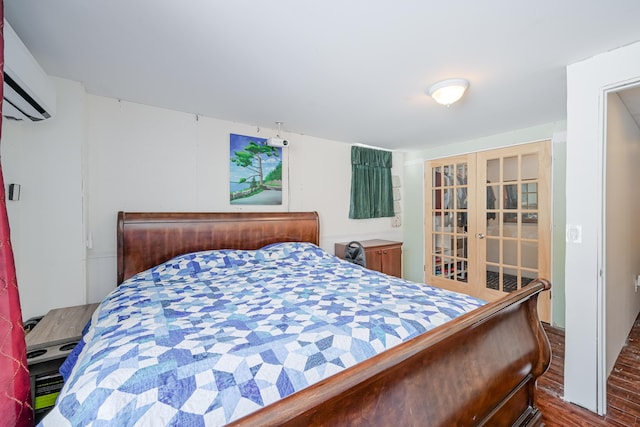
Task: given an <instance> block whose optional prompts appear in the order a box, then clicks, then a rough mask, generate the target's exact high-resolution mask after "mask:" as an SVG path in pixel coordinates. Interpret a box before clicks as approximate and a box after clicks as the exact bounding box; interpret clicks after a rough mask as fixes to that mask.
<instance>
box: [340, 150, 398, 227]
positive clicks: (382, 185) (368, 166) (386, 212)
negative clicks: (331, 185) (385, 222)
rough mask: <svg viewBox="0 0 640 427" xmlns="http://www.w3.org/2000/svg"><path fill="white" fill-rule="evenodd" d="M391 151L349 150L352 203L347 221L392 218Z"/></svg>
mask: <svg viewBox="0 0 640 427" xmlns="http://www.w3.org/2000/svg"><path fill="white" fill-rule="evenodd" d="M391 165H392V158H391V152H390V151H385V150H376V149H373V148H366V147H358V146H352V147H351V204H350V206H349V218H354V219H363V218H382V217H390V216H393V214H394V213H393V189H392V181H391Z"/></svg>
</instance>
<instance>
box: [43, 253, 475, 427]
mask: <svg viewBox="0 0 640 427" xmlns="http://www.w3.org/2000/svg"><path fill="white" fill-rule="evenodd" d="M483 304H484V302H483V301H480V300H477V299H475V298H472V297H469V296H466V295H461V294H455V293H452V292H448V291H445V290H442V289H438V288H434V287H431V286H427V285H423V284H417V283H412V282H408V281H406V280H402V279H398V278H395V277H390V276H387V275H384V274H381V273H377V272H375V271H371V270H367V269H364V268H362V267H360V266H357V265H355V264H351V263H348V262H346V261H343V260H341V259H339V258H337V257H335V256H333V255H331V254H329V253H327V252H325V251H323V250H322V249H320V248H319V247H317V246H315V245H312V244H308V243H280V244H275V245H270V246H267V247H265V248H262V249H260V250H257V251H230V250H220V251H205V252H197V253H192V254H187V255H183V256H179V257H176V258H174V259H172V260H170V261H168V262H166V263H164V264H161V265H159V266H157V267H154V268H152V269H150V270H147V271H145V272H143V273H140V274H138V275H136V276H134V277H132V278H131V279H129V280H127V281H126V282H124V283H123V284H122V285H121V286H119V287H118V288H117V289H115V290H114V291H113V292H112V293H111V294H110V295H108V296H107V297H106V298H105V300H104V301H103V302H102V304H101V305H100V307H99V308H98V310H96V312H95V314H94V316H93V318H92V321H91V322H92V324H91V327H90V328H89V329H88V330H87V332H86V334H85V335H84V338H83V342H82V344H81V345H79V346H78V347H77V348H78V351H79V354H76V355H75V356H76V357H77V360H76V361H75V365H74V366H73V369H72V371H71V373H70V374H69V377H68V379H67V381H66V382H65V385H64V388H63V390H62V392H61V394H60V396H59V397H58V400H57V404H56V407H55V408H54V409H53V410H52V411H51V412H50V413H49V415H47V417H45V419H44V420H43V421H42V422H41V424H40V425H42V426H46V427H48V426H55V427H60V426H118V427H120V426H159V425H171V426H204V425H207V426H215V425H224V424H226V423H229V422H231V421H233V420H236V419H238V418H240V417H242V416H244V415H247V414H249V413H251V412H253V411H256V410H259V409H260V408H262V407H264V406H266V405H269V404H270V403H273V402H275V401H277V400H279V399H281V398H283V397H285V396H288V395H290V394H292V393H295V392H296V391H299V390H302V389H303V388H305V387H307V386H309V385H311V384H314V383H316V382H318V381H320V380H322V379H324V378H327V377H328V376H330V375H333V374H335V373H337V372H340V371H342V370H344V369H345V368H348V367H350V366H353V365H355V364H356V363H358V362H361V361H363V360H365V359H367V358H369V357H372V356H374V355H376V354H378V353H380V352H382V351H385V350H387V349H389V348H391V347H393V346H395V345H398V344H400V343H402V342H404V341H406V340H408V339H410V338H412V337H415V336H416V335H419V334H421V333H423V332H425V331H428V330H429V329H432V328H434V327H435V326H438V325H441V324H443V323H445V322H447V321H449V320H451V319H453V318H455V317H457V316H460V315H461V314H464V313H465V312H468V311H470V310H473V309H474V308H477V307H479V306H481V305H483ZM72 359H74V358H72Z"/></svg>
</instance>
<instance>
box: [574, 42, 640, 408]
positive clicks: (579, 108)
mask: <svg viewBox="0 0 640 427" xmlns="http://www.w3.org/2000/svg"><path fill="white" fill-rule="evenodd" d="M639 79H640V43H635V44H632V45H629V46H626V47H623V48H620V49H616V50H613V51H610V52H607V53H603V54H601V55H598V56H595V57H593V58H590V59H587V60H585V61H582V62H579V63H576V64H573V65H570V66H568V67H567V170H566V181H567V184H566V209H567V210H566V221H567V225H568V226H569V225H572V226H581V227H582V240H581V242H580V243H578V242H575V243H574V242H568V243H567V244H566V265H565V275H566V277H565V280H566V289H565V293H566V301H567V303H566V329H565V333H566V342H565V388H564V390H565V399H566V400H568V401H570V402H574V403H577V404H579V405H581V406H583V407H586V408H588V409H591V410H593V411H596V412H599V413H604V411H605V410H606V404H605V403H606V402H605V398H606V374H607V369H606V355H605V348H606V347H605V340H606V336H605V334H604V331H605V323H604V319H605V316H606V313H605V304H604V289H603V287H604V283H603V280H601V279H600V277H601V276H600V272H601V271H602V270H603V268H604V264H603V239H604V236H603V227H602V224H603V209H602V206H603V167H604V164H603V161H604V160H603V153H604V148H605V147H604V135H605V128H604V111H605V108H604V107H605V102H604V101H605V92H606V91H607V90H610V89H614V88H618V87H622V86H624V85H625V84H628V83H630V82H632V81H636V80H639Z"/></svg>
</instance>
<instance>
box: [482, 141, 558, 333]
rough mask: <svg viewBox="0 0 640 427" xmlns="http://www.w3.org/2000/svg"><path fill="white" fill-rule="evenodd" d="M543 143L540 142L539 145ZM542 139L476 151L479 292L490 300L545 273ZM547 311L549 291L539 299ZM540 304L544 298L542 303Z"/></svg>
mask: <svg viewBox="0 0 640 427" xmlns="http://www.w3.org/2000/svg"><path fill="white" fill-rule="evenodd" d="M545 144H546V145H545ZM548 147H549V144H548V142H544V143H534V144H526V145H522V146H515V147H509V148H505V149H498V150H491V151H487V152H482V153H478V155H477V167H478V172H479V173H478V177H479V183H478V193H482V194H486V199H484V200H482V201H480V202H479V203H478V205H479V208H480V209H481V212H482V213H481V215H480V217H481V218H484V220H482V221H481V222H479V223H478V224H477V229H478V233H477V235H476V236H477V238H478V242H479V244H480V247H479V250H478V252H479V254H480V256H479V262H480V263H481V265H480V271H481V274H480V277H479V279H480V287H481V289H480V292H479V294H480V295H479V296H481V297H482V298H484V299H487V300H493V299H496V298H498V297H500V296H502V295H504V293H510V292H513V291H515V290H517V289H521V288H523V287H525V286H527V285H528V284H529V283H531V282H532V281H533V280H534V279H535V278H536V277H545V278H546V277H549V274H550V257H549V253H548V249H546V248H549V241H550V203H549V199H550V194H549V192H550V180H549V174H550V172H549V170H550V154H549V152H548V150H549V148H548ZM540 300H541V301H546V306H544V307H542V309H541V308H540V306H539V311H540V313H539V314H540V316H541V318H547V321H548V317H549V316H550V299H549V296H548V295H546V298H545V297H541V298H540ZM543 305H544V303H543Z"/></svg>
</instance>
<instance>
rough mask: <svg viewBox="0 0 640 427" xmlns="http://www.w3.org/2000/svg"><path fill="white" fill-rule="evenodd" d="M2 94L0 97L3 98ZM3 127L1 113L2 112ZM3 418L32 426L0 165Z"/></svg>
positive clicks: (0, 30)
mask: <svg viewBox="0 0 640 427" xmlns="http://www.w3.org/2000/svg"><path fill="white" fill-rule="evenodd" d="M3 17H4V3H3V1H2V0H0V22H2V24H0V58H2V61H1V62H0V95H2V94H3V90H2V87H3V85H2V83H3V78H4V72H3V71H4V19H3ZM1 99H2V96H0V100H1ZM0 129H2V116H1V115H0ZM0 419H2V423H3V425H7V426H16V427H27V426H33V410H32V407H31V391H30V383H29V370H28V368H27V353H26V343H25V339H24V328H23V326H22V310H21V309H20V297H19V295H18V282H17V280H16V268H15V263H14V260H13V250H12V248H11V239H10V233H9V217H8V216H7V204H6V194H5V190H4V178H3V176H2V165H1V164H0Z"/></svg>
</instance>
